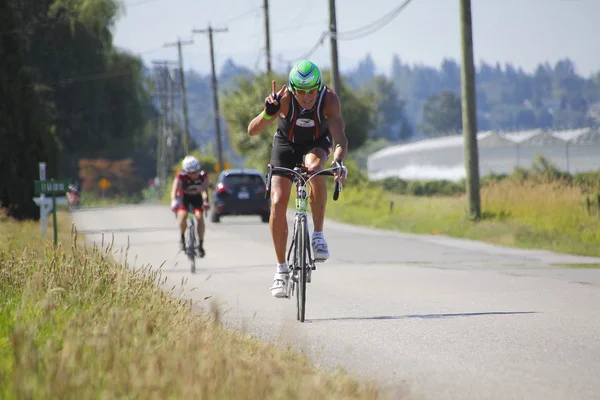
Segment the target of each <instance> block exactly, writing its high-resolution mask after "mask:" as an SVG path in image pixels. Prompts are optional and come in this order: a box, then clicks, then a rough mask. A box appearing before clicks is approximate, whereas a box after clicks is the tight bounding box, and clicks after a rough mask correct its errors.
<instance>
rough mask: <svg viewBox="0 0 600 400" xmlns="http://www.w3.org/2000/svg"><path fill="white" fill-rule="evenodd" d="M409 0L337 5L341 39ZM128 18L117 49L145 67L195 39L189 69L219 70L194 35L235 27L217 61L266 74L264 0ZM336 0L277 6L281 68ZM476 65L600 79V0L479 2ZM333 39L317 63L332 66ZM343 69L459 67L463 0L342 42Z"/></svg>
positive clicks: (130, 5) (129, 9)
mask: <svg viewBox="0 0 600 400" xmlns="http://www.w3.org/2000/svg"><path fill="white" fill-rule="evenodd" d="M403 2H404V0H368V1H358V0H337V1H336V9H337V25H338V31H339V32H340V33H341V32H345V31H350V30H354V29H357V28H360V27H362V26H364V25H367V24H369V23H371V22H372V21H375V20H377V19H378V18H380V17H382V16H383V15H385V14H387V13H388V12H389V11H391V10H392V9H394V8H395V7H397V6H398V5H400V4H401V3H403ZM125 4H126V11H125V14H124V15H123V16H122V17H121V18H120V19H119V21H118V22H117V24H116V28H115V37H114V42H115V45H117V46H119V47H122V48H125V49H129V50H130V51H132V52H134V53H136V54H140V55H141V56H142V58H143V59H144V61H145V62H147V63H149V62H150V61H151V60H155V59H172V60H176V59H177V49H176V48H175V47H169V48H164V47H162V46H163V44H164V43H166V42H173V41H175V40H177V38H178V37H180V38H181V39H190V38H192V37H193V38H194V41H195V43H194V44H192V45H186V46H183V48H182V49H183V54H184V67H185V68H186V69H189V68H193V69H195V70H197V71H199V72H201V73H208V72H209V71H210V58H209V47H208V36H207V35H206V34H194V35H193V36H192V33H191V31H192V29H193V28H198V29H200V28H206V27H207V26H208V24H209V23H211V25H212V26H213V27H214V28H227V29H228V32H226V33H215V34H214V43H215V59H216V63H217V68H220V67H221V65H222V64H223V62H224V61H225V60H226V59H227V58H232V59H233V60H234V62H235V63H236V64H241V65H244V66H247V67H250V68H257V69H260V70H265V69H266V66H265V57H264V43H265V39H264V19H263V11H262V4H263V0H218V1H213V0H211V1H209V0H125ZM328 4H329V1H328V0H304V1H297V0H296V1H291V0H270V2H269V8H270V19H271V52H272V56H273V67H274V68H277V69H279V68H281V67H285V66H287V64H288V62H290V61H291V62H294V61H297V59H298V57H301V56H302V55H304V54H306V53H307V52H308V51H309V50H310V49H311V48H312V47H313V46H314V45H315V44H316V43H317V41H318V39H319V37H320V36H321V33H322V32H323V31H325V30H327V26H328V21H329V13H328ZM471 4H472V16H473V37H474V57H475V62H476V65H478V64H479V61H480V60H485V61H486V62H488V63H496V62H497V61H498V62H500V63H501V64H503V63H505V62H511V63H513V64H515V65H516V66H520V67H522V68H523V69H524V70H525V71H527V72H531V71H533V69H534V68H535V66H537V64H539V63H540V62H546V61H548V62H550V63H551V64H554V63H555V62H556V61H557V60H558V59H560V58H564V57H569V58H571V59H572V60H573V61H574V62H575V65H576V67H577V72H578V73H580V74H582V75H584V76H589V75H590V74H592V73H595V72H598V71H600V0H471ZM329 51H330V49H329V40H326V41H325V43H324V44H323V45H322V46H321V47H319V49H318V50H317V51H315V52H314V54H313V55H312V57H311V59H312V60H313V61H315V62H317V63H318V64H319V65H321V66H323V67H326V66H328V65H329V59H330V55H329V54H330V53H329ZM338 51H339V60H340V69H341V70H342V71H346V70H349V69H352V68H354V67H355V66H356V64H357V62H358V61H359V60H360V59H362V58H364V56H365V55H366V54H367V53H371V56H372V57H373V59H374V60H375V63H376V64H377V66H378V68H379V72H383V73H386V74H388V73H389V71H390V67H391V60H392V56H393V54H394V53H396V54H398V55H399V56H400V58H401V59H402V60H403V61H404V62H408V63H410V64H424V65H430V66H439V65H440V63H441V61H442V60H443V59H444V58H445V57H448V58H453V59H455V60H456V61H459V60H460V51H461V49H460V31H459V0H413V1H412V2H410V4H409V5H408V6H407V7H406V8H405V9H404V10H403V11H402V12H400V14H399V15H398V16H397V17H396V18H394V19H393V20H392V21H391V22H389V23H388V24H387V25H385V26H384V27H383V28H381V29H380V30H378V31H376V32H375V33H373V34H371V35H369V36H366V37H363V38H360V39H356V40H345V41H343V40H340V41H339V42H338Z"/></svg>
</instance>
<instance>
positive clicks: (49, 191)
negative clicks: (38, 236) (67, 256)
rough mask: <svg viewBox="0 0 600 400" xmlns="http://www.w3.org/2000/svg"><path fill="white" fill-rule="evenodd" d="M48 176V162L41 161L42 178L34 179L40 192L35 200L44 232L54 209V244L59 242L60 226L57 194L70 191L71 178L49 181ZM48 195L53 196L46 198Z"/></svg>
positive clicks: (37, 191) (36, 191) (36, 190)
mask: <svg viewBox="0 0 600 400" xmlns="http://www.w3.org/2000/svg"><path fill="white" fill-rule="evenodd" d="M45 177H46V163H40V178H41V179H40V180H38V181H33V187H34V189H35V194H39V195H40V197H35V198H34V201H35V203H36V204H37V205H38V207H40V214H41V222H42V234H44V233H45V224H46V216H47V215H48V214H49V213H50V211H52V222H53V224H52V225H53V228H54V245H55V246H56V245H57V244H58V226H57V222H56V205H57V203H59V202H57V199H56V195H64V194H65V193H67V192H70V191H71V190H70V189H69V184H70V183H71V181H69V180H58V181H55V180H54V179H50V180H49V181H48V180H46V179H44V178H45ZM46 195H50V196H52V197H51V198H48V199H47V198H46V197H45V196H46Z"/></svg>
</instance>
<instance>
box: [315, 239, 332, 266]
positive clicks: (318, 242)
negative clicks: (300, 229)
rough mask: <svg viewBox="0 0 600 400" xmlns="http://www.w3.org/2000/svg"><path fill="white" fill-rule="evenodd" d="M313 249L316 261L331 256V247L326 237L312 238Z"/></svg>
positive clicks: (321, 260)
mask: <svg viewBox="0 0 600 400" xmlns="http://www.w3.org/2000/svg"><path fill="white" fill-rule="evenodd" d="M312 251H313V257H314V258H315V261H316V262H323V261H325V260H327V259H328V258H329V249H328V248H327V242H326V241H325V238H324V237H322V236H320V237H313V238H312Z"/></svg>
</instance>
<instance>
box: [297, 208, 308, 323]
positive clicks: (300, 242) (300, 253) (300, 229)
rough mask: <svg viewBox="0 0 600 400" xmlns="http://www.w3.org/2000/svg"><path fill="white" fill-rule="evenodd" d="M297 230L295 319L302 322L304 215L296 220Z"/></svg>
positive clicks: (303, 316) (304, 264)
mask: <svg viewBox="0 0 600 400" xmlns="http://www.w3.org/2000/svg"><path fill="white" fill-rule="evenodd" d="M298 222H299V223H298V230H297V231H296V254H297V257H296V261H297V265H296V267H297V268H298V290H297V291H296V306H297V310H298V312H297V315H296V317H297V319H298V320H299V321H300V322H304V318H305V316H306V274H307V262H306V255H307V251H308V249H307V247H306V246H307V242H306V237H307V226H306V217H304V216H302V217H301V218H300V220H299V221H298Z"/></svg>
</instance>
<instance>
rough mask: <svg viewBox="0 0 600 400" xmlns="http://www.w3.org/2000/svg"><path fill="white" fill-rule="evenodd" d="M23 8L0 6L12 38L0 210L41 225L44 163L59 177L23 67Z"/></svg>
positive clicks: (1, 140)
mask: <svg viewBox="0 0 600 400" xmlns="http://www.w3.org/2000/svg"><path fill="white" fill-rule="evenodd" d="M19 5H20V4H19V2H18V1H16V0H8V1H3V2H0V26H1V27H2V30H3V31H8V32H12V34H3V35H0V54H2V58H1V59H0V104H2V106H1V107H0V207H1V208H6V209H7V210H8V215H9V216H11V217H13V218H17V219H37V218H38V217H39V208H38V207H37V205H36V204H35V203H34V202H33V197H34V192H33V181H34V180H36V179H39V169H38V162H41V161H44V162H46V163H48V171H47V174H48V177H53V176H55V175H54V174H55V171H56V168H55V167H56V143H55V139H54V132H53V129H52V128H51V127H50V126H49V124H48V122H47V115H46V109H45V107H44V105H43V104H42V103H41V102H40V100H39V96H38V94H37V93H36V91H35V89H34V84H33V78H32V76H31V74H30V73H29V71H28V69H27V67H26V65H25V62H24V57H23V54H24V52H25V48H24V42H23V40H22V36H21V31H19V29H18V27H19V24H18V23H17V21H18V17H19V14H18V11H19V8H18V7H19Z"/></svg>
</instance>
